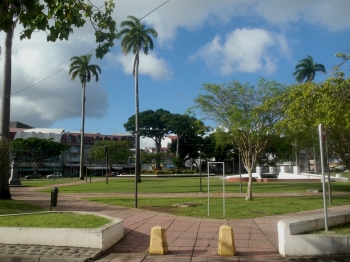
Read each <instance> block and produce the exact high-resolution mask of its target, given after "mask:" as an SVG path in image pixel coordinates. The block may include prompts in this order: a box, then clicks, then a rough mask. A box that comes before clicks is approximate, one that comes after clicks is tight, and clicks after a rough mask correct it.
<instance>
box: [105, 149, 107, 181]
mask: <svg viewBox="0 0 350 262" xmlns="http://www.w3.org/2000/svg"><path fill="white" fill-rule="evenodd" d="M105 153H106V185H108V146H105Z"/></svg>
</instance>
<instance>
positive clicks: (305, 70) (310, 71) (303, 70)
mask: <svg viewBox="0 0 350 262" xmlns="http://www.w3.org/2000/svg"><path fill="white" fill-rule="evenodd" d="M317 72H321V73H324V74H326V73H327V71H326V68H325V67H324V65H322V64H317V63H315V62H314V59H313V58H312V56H310V55H308V56H307V57H306V58H304V59H302V60H300V61H299V63H298V64H297V65H296V67H295V72H294V73H293V76H295V80H296V81H297V82H298V83H302V82H304V81H305V82H311V81H313V80H314V79H315V76H316V73H317Z"/></svg>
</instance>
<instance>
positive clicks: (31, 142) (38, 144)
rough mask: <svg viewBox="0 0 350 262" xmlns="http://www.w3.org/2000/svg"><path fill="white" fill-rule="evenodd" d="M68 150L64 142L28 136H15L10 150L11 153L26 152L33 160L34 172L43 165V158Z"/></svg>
mask: <svg viewBox="0 0 350 262" xmlns="http://www.w3.org/2000/svg"><path fill="white" fill-rule="evenodd" d="M66 150H68V146H67V145H66V144H62V143H60V142H56V141H54V140H53V139H52V138H51V139H42V138H37V137H30V138H27V139H23V138H17V139H15V140H13V141H12V142H11V151H12V152H13V153H19V152H20V153H21V155H23V154H26V155H27V156H29V159H31V160H32V161H33V168H34V172H35V173H36V171H37V170H38V168H39V167H41V166H43V162H44V160H45V159H48V158H51V157H56V156H59V155H60V154H61V153H62V152H64V151H66Z"/></svg>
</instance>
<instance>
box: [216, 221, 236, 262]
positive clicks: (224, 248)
mask: <svg viewBox="0 0 350 262" xmlns="http://www.w3.org/2000/svg"><path fill="white" fill-rule="evenodd" d="M218 254H219V256H235V255H236V247H235V241H234V239H233V229H232V227H230V226H227V225H223V226H221V227H220V232H219V243H218Z"/></svg>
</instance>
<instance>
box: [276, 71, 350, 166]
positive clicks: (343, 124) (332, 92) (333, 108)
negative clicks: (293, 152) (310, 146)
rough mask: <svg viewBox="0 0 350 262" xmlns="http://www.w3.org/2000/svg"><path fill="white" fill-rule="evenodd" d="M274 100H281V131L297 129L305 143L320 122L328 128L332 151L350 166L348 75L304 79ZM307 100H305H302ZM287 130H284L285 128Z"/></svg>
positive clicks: (312, 135) (314, 135)
mask: <svg viewBox="0 0 350 262" xmlns="http://www.w3.org/2000/svg"><path fill="white" fill-rule="evenodd" d="M275 100H278V101H283V103H284V106H283V108H282V110H281V111H282V112H283V114H284V117H283V120H282V121H280V122H279V124H278V126H279V128H280V129H281V130H282V131H283V130H284V131H283V132H290V131H289V130H291V131H293V130H294V132H295V131H297V132H299V133H300V134H302V135H303V137H304V140H306V141H305V142H304V143H302V144H301V145H304V147H305V145H306V146H307V143H310V141H311V142H312V140H313V139H312V138H313V137H314V138H315V139H314V140H316V141H314V143H317V142H318V139H317V127H318V125H319V124H320V123H322V124H323V125H324V127H325V128H326V130H327V134H328V138H329V141H330V143H329V149H330V152H331V154H332V155H333V156H334V157H336V158H337V159H339V160H340V161H341V163H342V164H343V165H344V166H346V167H347V168H350V158H349V155H350V152H349V148H348V147H347V145H349V144H350V139H349V138H350V113H349V112H350V78H347V79H344V78H341V77H337V78H329V79H327V80H326V81H325V82H321V83H319V84H315V83H304V84H300V85H295V86H292V87H291V88H290V89H287V90H286V92H285V93H283V94H282V95H281V96H278V97H276V98H275ZM305 101H307V103H305ZM285 130H287V131H285Z"/></svg>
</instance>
